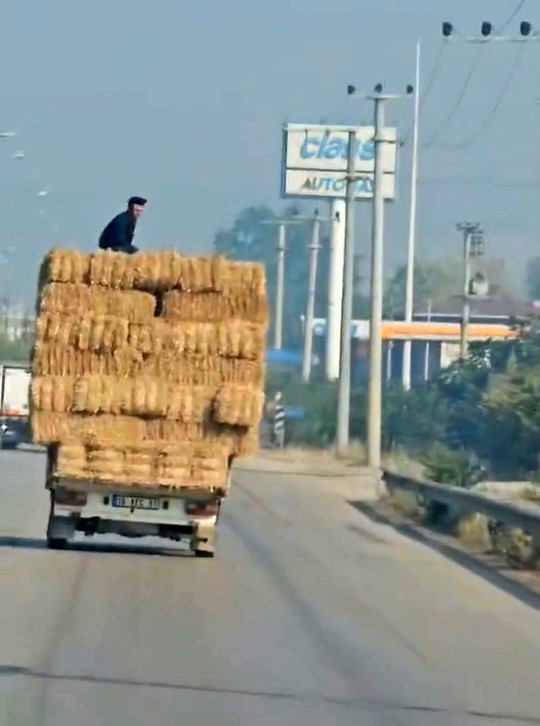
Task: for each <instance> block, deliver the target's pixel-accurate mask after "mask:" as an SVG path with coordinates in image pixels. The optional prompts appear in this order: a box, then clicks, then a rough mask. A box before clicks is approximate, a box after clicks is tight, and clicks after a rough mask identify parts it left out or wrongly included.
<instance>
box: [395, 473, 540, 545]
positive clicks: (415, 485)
mask: <svg viewBox="0 0 540 726" xmlns="http://www.w3.org/2000/svg"><path fill="white" fill-rule="evenodd" d="M383 480H384V483H385V485H386V488H387V490H388V491H389V492H390V493H392V492H394V491H396V490H402V491H407V492H411V493H413V494H415V495H417V496H418V497H421V498H422V500H423V501H424V502H425V503H429V502H437V503H438V504H444V505H446V506H448V507H451V508H453V509H454V510H457V511H460V512H462V513H463V514H466V513H478V514H483V515H485V516H486V517H488V518H489V519H491V520H493V521H495V522H502V523H503V524H505V525H509V526H511V527H517V528H519V529H522V530H524V531H525V532H527V533H528V534H530V535H532V536H533V538H534V539H535V541H536V542H538V543H539V545H540V506H538V505H537V504H534V503H530V504H529V503H527V502H523V503H521V502H513V501H512V502H509V501H500V500H497V499H494V498H493V497H490V496H487V495H486V494H480V493H479V492H475V491H470V490H467V489H461V488H459V487H453V486H448V485H446V484H437V483H435V482H432V481H427V480H423V479H417V478H415V477H410V476H405V475H403V474H399V473H398V472H395V471H391V470H388V469H385V470H384V472H383Z"/></svg>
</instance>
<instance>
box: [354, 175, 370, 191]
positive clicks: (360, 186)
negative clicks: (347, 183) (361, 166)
mask: <svg viewBox="0 0 540 726" xmlns="http://www.w3.org/2000/svg"><path fill="white" fill-rule="evenodd" d="M356 192H357V194H372V193H373V182H372V181H371V179H369V178H363V179H359V180H358V181H357V183H356Z"/></svg>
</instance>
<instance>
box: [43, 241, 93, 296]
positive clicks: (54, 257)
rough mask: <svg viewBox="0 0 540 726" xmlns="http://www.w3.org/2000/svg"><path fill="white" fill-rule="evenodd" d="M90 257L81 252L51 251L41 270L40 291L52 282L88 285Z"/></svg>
mask: <svg viewBox="0 0 540 726" xmlns="http://www.w3.org/2000/svg"><path fill="white" fill-rule="evenodd" d="M89 272H90V255H88V254H87V253H85V252H81V251H80V250H69V249H62V248H56V247H55V248H53V249H51V250H50V251H49V252H48V253H47V255H45V258H44V259H43V262H42V263H41V266H40V270H39V281H38V289H39V290H41V288H42V287H43V286H44V285H46V284H47V283H50V282H62V283H84V284H86V283H88V282H89Z"/></svg>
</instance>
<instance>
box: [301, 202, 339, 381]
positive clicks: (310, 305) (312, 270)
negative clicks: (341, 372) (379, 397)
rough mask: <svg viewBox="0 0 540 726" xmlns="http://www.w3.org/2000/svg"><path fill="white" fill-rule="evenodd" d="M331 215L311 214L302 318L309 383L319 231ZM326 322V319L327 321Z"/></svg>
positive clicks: (304, 374)
mask: <svg viewBox="0 0 540 726" xmlns="http://www.w3.org/2000/svg"><path fill="white" fill-rule="evenodd" d="M332 221H333V220H332V218H331V217H324V218H322V217H320V216H319V210H318V209H316V210H315V214H314V215H313V230H312V235H311V242H310V245H309V277H308V295H307V304H306V316H305V319H304V353H303V358H302V380H303V381H304V383H309V379H310V377H311V359H312V357H313V320H314V317H315V295H316V292H317V263H318V258H319V250H320V248H321V245H320V231H321V223H322V222H332ZM327 324H328V321H327Z"/></svg>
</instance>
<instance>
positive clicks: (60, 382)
mask: <svg viewBox="0 0 540 726" xmlns="http://www.w3.org/2000/svg"><path fill="white" fill-rule="evenodd" d="M72 405H73V384H72V379H65V378H63V377H62V376H50V377H34V378H32V381H31V384H30V411H31V412H33V411H49V412H51V413H65V412H66V411H69V410H70V409H71V407H72Z"/></svg>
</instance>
